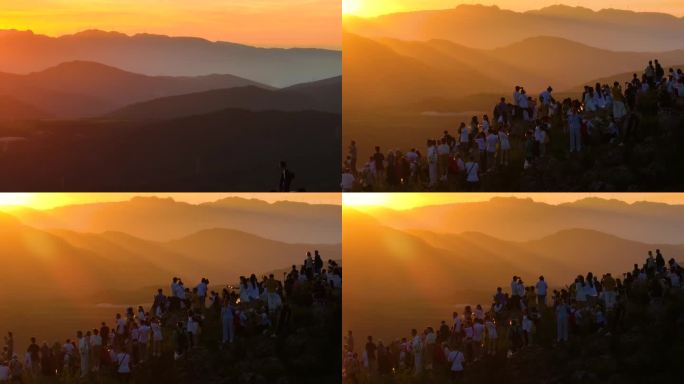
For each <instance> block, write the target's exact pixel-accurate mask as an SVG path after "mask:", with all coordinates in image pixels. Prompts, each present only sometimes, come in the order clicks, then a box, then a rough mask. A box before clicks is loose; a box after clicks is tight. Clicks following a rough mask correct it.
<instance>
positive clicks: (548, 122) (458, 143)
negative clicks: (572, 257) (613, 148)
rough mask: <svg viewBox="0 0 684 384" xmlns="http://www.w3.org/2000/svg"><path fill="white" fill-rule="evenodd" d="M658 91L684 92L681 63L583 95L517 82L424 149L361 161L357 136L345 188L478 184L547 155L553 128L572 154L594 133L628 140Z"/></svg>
mask: <svg viewBox="0 0 684 384" xmlns="http://www.w3.org/2000/svg"><path fill="white" fill-rule="evenodd" d="M652 94H656V95H658V98H659V100H662V98H666V99H668V100H675V99H677V98H684V74H683V73H682V70H681V69H677V70H675V69H674V68H670V69H669V71H668V73H667V74H666V73H665V70H664V69H663V67H662V66H661V64H660V63H659V62H658V60H655V61H654V62H649V64H648V66H647V67H646V68H645V70H644V72H643V74H642V75H641V76H638V75H637V74H634V75H633V78H632V79H631V81H628V82H625V83H624V84H620V83H619V82H617V81H616V82H614V83H613V84H612V85H611V84H601V83H596V84H595V85H594V86H586V87H585V89H584V92H583V93H582V95H581V97H580V98H579V99H572V98H565V99H564V100H557V99H556V98H554V96H553V88H552V87H551V86H549V87H548V88H547V89H545V90H544V91H542V92H541V93H540V94H539V97H538V98H533V97H531V96H530V95H528V94H527V91H526V89H525V88H524V87H521V86H516V87H515V90H514V92H513V95H512V98H511V99H507V98H506V97H501V98H500V99H499V101H498V102H497V103H496V105H495V106H494V109H493V114H492V116H491V118H490V116H489V115H487V114H485V115H483V116H482V117H481V118H480V117H478V116H473V117H472V119H471V120H470V122H469V123H468V124H466V123H465V122H462V123H460V126H459V127H458V128H457V130H456V131H455V132H453V133H452V132H449V131H444V132H443V134H442V135H441V137H439V138H432V139H428V140H427V142H426V148H425V150H424V152H421V150H420V149H417V148H411V149H409V150H390V151H388V152H386V153H383V152H382V150H381V148H380V147H379V146H376V147H375V150H374V153H373V154H372V155H371V156H370V157H369V158H368V161H366V162H365V163H363V164H359V159H358V147H357V143H356V142H355V141H352V142H351V143H350V144H349V147H348V152H347V153H348V154H347V157H346V159H345V161H344V164H343V167H342V178H341V184H340V186H341V188H342V190H343V191H344V192H349V191H359V190H361V191H368V192H370V191H383V190H413V189H427V190H434V189H437V188H439V187H442V188H444V187H447V189H450V190H478V189H479V188H480V179H481V177H482V176H483V175H486V174H489V173H492V172H494V171H495V170H497V169H507V168H508V167H509V166H511V165H512V166H515V167H522V168H523V169H528V168H530V167H533V166H534V164H535V163H537V162H538V161H539V159H544V158H545V157H547V155H548V151H547V149H548V148H549V145H550V142H551V138H552V136H554V137H562V136H565V137H567V140H568V143H569V144H568V149H567V150H568V151H569V153H570V154H573V153H578V152H582V151H583V150H585V148H586V147H587V146H588V145H589V144H590V143H592V142H595V141H596V140H598V141H599V142H612V143H615V144H616V145H622V144H623V143H624V142H625V141H627V140H630V137H631V136H630V135H631V134H632V133H633V132H634V130H635V128H636V127H637V126H638V124H639V121H640V120H639V116H638V114H637V113H635V111H636V110H637V107H638V106H639V103H640V101H641V100H642V97H644V95H652ZM556 132H557V133H558V135H552V133H556ZM560 135H562V136H560ZM512 149H517V150H520V151H522V153H524V156H523V159H522V160H520V163H517V160H516V163H513V162H512V160H511V150H512Z"/></svg>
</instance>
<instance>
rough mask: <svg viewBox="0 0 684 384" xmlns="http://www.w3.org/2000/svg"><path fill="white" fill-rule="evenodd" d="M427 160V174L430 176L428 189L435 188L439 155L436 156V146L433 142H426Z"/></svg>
mask: <svg viewBox="0 0 684 384" xmlns="http://www.w3.org/2000/svg"><path fill="white" fill-rule="evenodd" d="M427 145H428V149H427V160H428V172H429V176H430V184H429V187H430V188H433V187H435V186H437V182H438V178H439V170H438V162H439V155H438V154H437V145H436V143H435V141H434V140H428V142H427Z"/></svg>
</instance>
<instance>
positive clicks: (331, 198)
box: [0, 193, 341, 211]
mask: <svg viewBox="0 0 684 384" xmlns="http://www.w3.org/2000/svg"><path fill="white" fill-rule="evenodd" d="M135 196H156V197H171V198H173V199H174V200H176V201H182V202H187V203H191V204H201V203H204V202H211V201H216V200H220V199H223V198H226V197H230V196H237V197H243V198H247V199H259V200H264V201H267V202H269V203H273V202H276V201H298V202H305V203H310V204H336V205H339V204H340V203H341V196H340V194H338V193H0V211H3V210H5V211H11V210H12V209H15V208H17V207H31V208H34V209H50V208H54V207H59V206H64V205H73V204H89V203H103V202H115V201H125V200H130V199H132V198H133V197H135Z"/></svg>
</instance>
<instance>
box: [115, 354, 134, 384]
mask: <svg viewBox="0 0 684 384" xmlns="http://www.w3.org/2000/svg"><path fill="white" fill-rule="evenodd" d="M114 365H115V366H116V367H117V369H116V374H117V376H119V380H120V381H122V382H124V383H128V382H129V381H130V379H131V355H129V354H128V353H127V352H126V351H125V350H120V351H119V352H117V353H115V356H114Z"/></svg>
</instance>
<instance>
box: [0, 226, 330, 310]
mask: <svg viewBox="0 0 684 384" xmlns="http://www.w3.org/2000/svg"><path fill="white" fill-rule="evenodd" d="M0 240H1V241H2V244H3V252H5V253H6V254H7V255H11V256H8V257H6V258H5V259H3V271H5V272H6V273H8V275H7V276H5V277H4V278H3V281H4V283H5V284H6V285H5V288H3V289H2V290H1V291H0V299H2V300H3V301H4V300H7V301H15V300H21V298H22V297H24V296H23V295H25V294H26V293H27V292H30V293H31V295H34V298H35V299H36V300H37V301H41V300H42V297H44V296H43V295H46V294H48V293H49V294H50V298H51V300H56V301H59V300H64V299H76V298H81V299H83V298H89V297H92V296H94V295H96V294H97V293H99V292H101V291H107V290H124V291H125V290H136V289H140V288H143V287H150V286H155V285H158V284H163V283H166V282H167V280H168V279H169V278H170V276H177V275H179V276H182V277H184V278H185V279H186V281H187V282H188V283H195V281H196V280H199V278H200V277H202V276H204V277H207V278H209V279H210V280H215V281H221V282H235V281H236V280H237V278H238V277H239V276H240V275H241V274H244V273H248V272H257V273H258V272H260V271H268V270H273V269H278V268H283V267H287V266H289V265H291V264H300V263H301V262H302V261H303V260H304V258H305V253H306V251H308V250H311V251H313V250H314V249H318V250H319V251H320V252H321V254H322V255H324V256H325V257H326V258H327V257H330V258H334V259H339V258H340V257H341V249H340V247H339V245H334V244H327V245H326V244H305V243H302V244H288V243H284V242H278V241H274V240H268V239H264V238H262V237H259V236H255V235H251V234H248V233H245V232H241V231H236V230H230V229H213V230H205V231H200V232H197V233H194V234H189V235H186V236H183V237H181V238H179V239H177V240H173V241H168V242H154V241H150V240H145V239H142V238H137V237H134V236H130V235H128V234H125V233H116V232H107V233H102V234H94V233H80V232H74V231H68V230H63V229H52V230H38V229H35V228H32V227H30V226H27V225H24V224H22V223H20V222H19V221H18V220H16V219H14V218H12V217H10V216H9V215H6V214H0ZM197 265H203V266H204V267H202V268H198V267H197ZM164 287H166V286H164Z"/></svg>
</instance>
